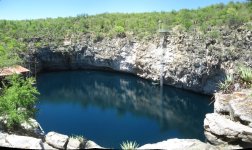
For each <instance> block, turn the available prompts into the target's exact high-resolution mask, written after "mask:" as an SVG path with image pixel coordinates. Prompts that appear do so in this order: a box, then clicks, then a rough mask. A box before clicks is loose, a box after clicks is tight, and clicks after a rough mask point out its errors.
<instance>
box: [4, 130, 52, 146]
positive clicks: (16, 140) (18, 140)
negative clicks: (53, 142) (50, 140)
mask: <svg viewBox="0 0 252 150" xmlns="http://www.w3.org/2000/svg"><path fill="white" fill-rule="evenodd" d="M0 146H1V147H11V148H20V149H53V148H52V147H51V146H49V145H48V144H46V143H43V142H42V140H41V139H38V138H33V137H28V136H19V135H9V134H5V133H1V132H0Z"/></svg>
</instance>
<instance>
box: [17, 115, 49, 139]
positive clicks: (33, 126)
mask: <svg viewBox="0 0 252 150" xmlns="http://www.w3.org/2000/svg"><path fill="white" fill-rule="evenodd" d="M21 130H22V131H23V133H24V134H25V135H30V136H35V137H43V136H44V134H45V133H44V131H43V129H42V128H41V126H40V124H39V123H38V122H37V121H36V120H35V119H32V118H29V120H28V122H24V123H22V124H21ZM22 131H21V132H22Z"/></svg>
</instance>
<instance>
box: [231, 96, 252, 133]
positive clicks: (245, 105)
mask: <svg viewBox="0 0 252 150" xmlns="http://www.w3.org/2000/svg"><path fill="white" fill-rule="evenodd" d="M229 105H230V111H231V112H232V118H234V120H237V121H240V122H241V123H243V124H246V125H250V127H251V128H252V126H251V123H252V97H248V98H246V99H234V100H231V101H230V102H229Z"/></svg>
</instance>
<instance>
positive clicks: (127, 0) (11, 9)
mask: <svg viewBox="0 0 252 150" xmlns="http://www.w3.org/2000/svg"><path fill="white" fill-rule="evenodd" d="M230 1H231V0H177V1H175V0H0V19H7V20H23V19H38V18H57V17H68V16H77V15H80V14H89V15H95V14H101V13H114V12H121V13H133V12H136V13H138V12H153V11H157V12H160V11H171V10H180V9H184V8H186V9H196V8H199V7H205V6H208V5H212V4H218V3H224V4H227V3H228V2H230ZM237 1H239V2H245V1H246V0H234V2H237Z"/></svg>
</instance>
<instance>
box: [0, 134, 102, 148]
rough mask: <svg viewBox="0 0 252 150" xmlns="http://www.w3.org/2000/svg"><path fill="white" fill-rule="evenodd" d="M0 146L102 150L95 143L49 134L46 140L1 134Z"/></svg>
mask: <svg viewBox="0 0 252 150" xmlns="http://www.w3.org/2000/svg"><path fill="white" fill-rule="evenodd" d="M0 146H1V147H9V148H19V149H90V148H102V147H101V146H99V145H98V144H96V143H95V142H93V141H90V140H88V141H85V140H84V139H79V138H69V137H68V136H67V135H63V134H59V133H56V132H49V133H48V134H47V135H46V136H45V139H44V138H34V137H29V136H21V135H16V134H7V133H2V132H0Z"/></svg>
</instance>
